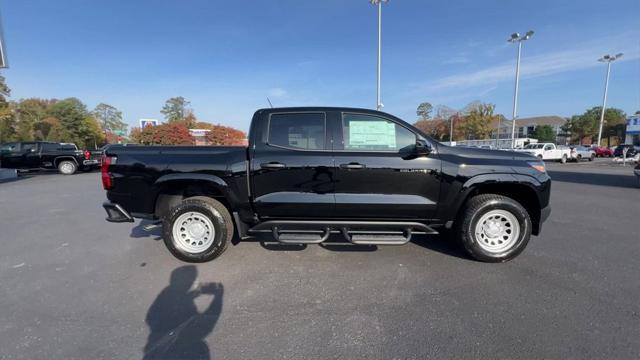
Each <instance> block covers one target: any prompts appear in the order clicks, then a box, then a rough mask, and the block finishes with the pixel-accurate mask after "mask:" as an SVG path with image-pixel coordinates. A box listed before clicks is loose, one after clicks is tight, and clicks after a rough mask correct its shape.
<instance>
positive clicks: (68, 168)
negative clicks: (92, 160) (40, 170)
mask: <svg viewBox="0 0 640 360" xmlns="http://www.w3.org/2000/svg"><path fill="white" fill-rule="evenodd" d="M76 170H78V166H77V165H76V163H74V162H73V161H71V160H62V161H60V162H59V163H58V171H59V172H60V174H63V175H72V174H74V173H75V172H76Z"/></svg>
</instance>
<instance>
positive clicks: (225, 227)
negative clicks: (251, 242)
mask: <svg viewBox="0 0 640 360" xmlns="http://www.w3.org/2000/svg"><path fill="white" fill-rule="evenodd" d="M189 212H196V213H200V214H202V215H204V216H205V217H206V218H207V219H208V220H209V221H210V222H211V223H212V225H213V228H214V230H215V234H214V237H213V240H212V241H211V244H210V245H209V246H208V247H206V248H205V249H203V250H202V251H199V252H190V251H187V250H186V249H185V248H184V246H181V245H180V244H178V239H175V238H174V231H173V230H174V223H175V222H176V221H177V220H178V219H179V218H180V217H181V216H182V215H183V214H185V213H189ZM162 225H163V226H162V228H163V240H164V244H165V245H166V246H167V249H169V251H170V252H171V253H172V254H173V256H175V257H176V258H178V259H180V260H182V261H186V262H191V263H200V262H207V261H211V260H213V259H215V258H217V257H218V256H220V255H221V254H222V253H223V252H224V251H225V250H226V249H227V246H228V245H229V242H231V239H232V238H233V231H234V227H233V220H232V219H231V214H229V211H228V210H227V208H226V207H225V206H224V205H223V204H221V203H220V202H219V201H217V200H215V199H212V198H209V197H204V196H196V197H191V198H188V199H185V200H183V201H182V202H181V203H180V204H178V205H176V206H175V207H174V208H173V209H171V211H170V212H169V214H168V215H167V216H166V217H165V218H164V219H163V223H162Z"/></svg>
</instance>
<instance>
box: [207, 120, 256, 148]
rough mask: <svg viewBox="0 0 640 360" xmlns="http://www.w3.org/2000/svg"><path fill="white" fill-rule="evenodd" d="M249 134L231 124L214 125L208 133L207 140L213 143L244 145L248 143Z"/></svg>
mask: <svg viewBox="0 0 640 360" xmlns="http://www.w3.org/2000/svg"><path fill="white" fill-rule="evenodd" d="M246 139H247V135H246V134H245V133H244V132H242V131H240V130H238V129H234V128H232V127H229V126H223V125H219V124H218V125H213V126H212V129H211V131H210V132H209V133H207V141H208V142H209V143H210V144H211V145H244V144H246Z"/></svg>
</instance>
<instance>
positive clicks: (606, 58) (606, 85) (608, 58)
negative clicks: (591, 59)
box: [598, 53, 623, 146]
mask: <svg viewBox="0 0 640 360" xmlns="http://www.w3.org/2000/svg"><path fill="white" fill-rule="evenodd" d="M622 55H623V54H622V53H619V54H616V55H613V56H612V55H609V54H607V55H605V56H603V57H601V58H600V59H598V61H600V62H606V63H607V77H606V79H605V81H604V96H603V98H602V112H601V113H600V128H599V129H598V146H600V140H601V139H602V126H603V125H604V110H605V107H606V106H607V93H608V92H609V75H610V74H611V63H612V62H614V61H616V60H618V59H620V58H621V57H622Z"/></svg>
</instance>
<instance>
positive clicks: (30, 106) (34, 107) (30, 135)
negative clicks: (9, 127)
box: [13, 98, 53, 141]
mask: <svg viewBox="0 0 640 360" xmlns="http://www.w3.org/2000/svg"><path fill="white" fill-rule="evenodd" d="M52 103H53V101H51V100H44V99H37V98H31V99H24V100H20V101H18V102H17V103H14V104H13V107H14V109H15V110H14V113H15V117H16V138H17V139H18V140H23V141H26V140H40V139H38V137H37V136H36V132H35V128H36V124H38V123H40V122H41V121H42V120H44V119H45V118H46V117H47V109H48V108H49V106H51V104H52Z"/></svg>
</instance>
